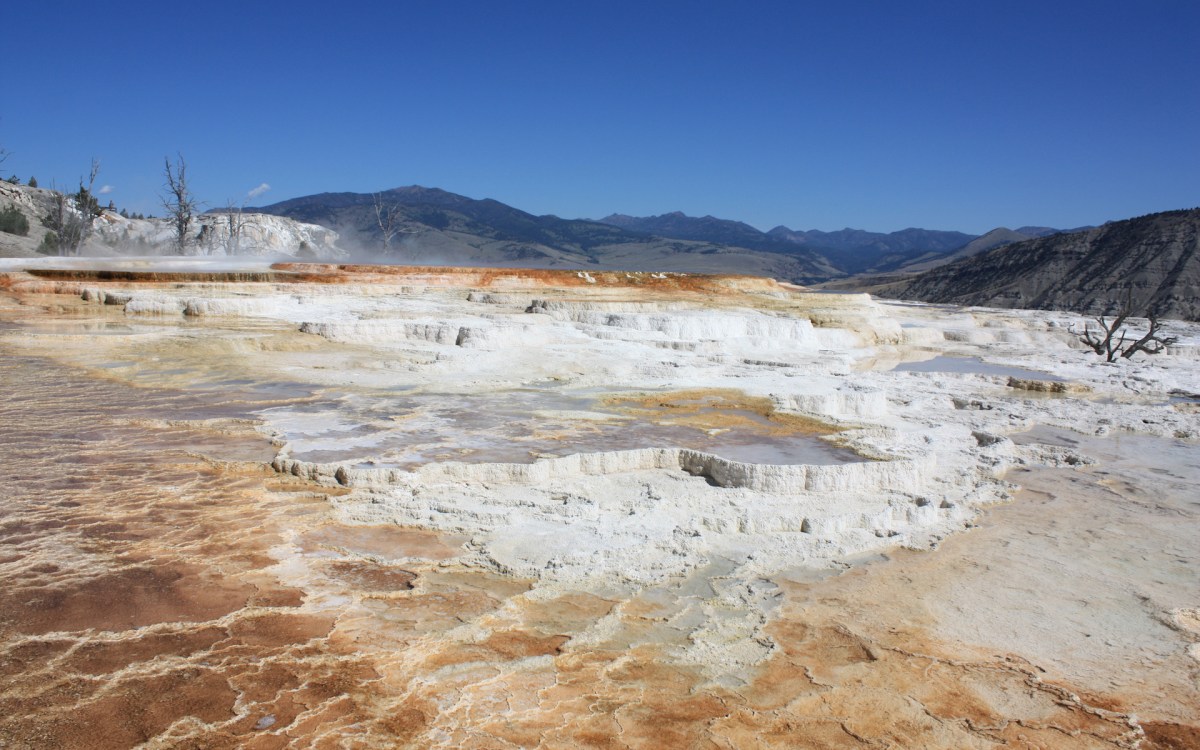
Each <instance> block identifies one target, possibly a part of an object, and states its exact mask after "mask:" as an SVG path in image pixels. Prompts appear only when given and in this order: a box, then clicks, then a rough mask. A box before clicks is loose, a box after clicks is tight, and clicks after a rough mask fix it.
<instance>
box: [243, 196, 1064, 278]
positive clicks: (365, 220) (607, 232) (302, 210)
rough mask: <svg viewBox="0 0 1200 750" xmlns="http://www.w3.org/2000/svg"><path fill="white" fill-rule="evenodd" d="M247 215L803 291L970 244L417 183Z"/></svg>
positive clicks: (417, 242) (368, 243) (458, 254)
mask: <svg viewBox="0 0 1200 750" xmlns="http://www.w3.org/2000/svg"><path fill="white" fill-rule="evenodd" d="M377 205H378V208H379V209H380V211H382V212H383V213H384V214H385V215H388V214H390V215H391V216H392V217H393V228H394V229H396V234H395V237H394V238H393V240H392V241H391V242H390V243H385V242H384V238H383V231H382V230H381V225H380V222H379V219H378V214H377V210H376V209H377ZM246 210H248V211H255V212H263V213H268V214H276V215H279V216H286V217H288V218H291V219H295V220H297V221H302V222H306V223H312V224H320V225H322V226H326V227H329V228H330V229H334V230H336V231H337V232H339V234H341V236H342V239H343V244H344V245H348V246H349V247H351V248H358V249H359V250H360V252H361V253H363V254H366V255H368V256H371V257H372V258H373V259H382V260H390V261H395V262H407V263H448V264H462V265H467V264H470V265H496V266H517V265H525V266H541V267H582V268H588V267H591V268H598V269H626V270H655V271H684V272H708V273H752V274H765V275H771V276H775V277H777V278H781V279H786V280H789V281H793V282H797V283H804V284H808V283H815V282H820V281H826V280H829V279H835V278H841V277H846V276H849V275H853V274H858V273H864V272H885V271H894V270H897V269H902V268H904V267H905V266H906V265H907V264H909V263H913V262H921V263H924V264H927V265H929V266H931V267H932V266H935V265H937V264H938V263H939V262H940V260H941V259H942V258H951V257H953V254H954V253H955V252H956V251H959V250H961V249H962V248H964V247H966V246H967V245H968V244H969V243H971V242H972V241H975V240H977V239H978V238H977V236H976V235H971V234H965V233H963V232H950V231H938V230H929V229H915V228H913V229H905V230H901V231H899V232H892V233H890V234H884V233H879V232H867V231H864V230H859V229H843V230H840V231H836V232H822V231H819V230H809V231H799V230H793V229H789V228H787V227H783V226H780V227H775V228H774V229H772V230H770V231H769V232H763V231H760V230H758V229H756V228H754V227H752V226H750V225H749V224H745V223H743V222H739V221H733V220H729V219H720V218H716V217H713V216H704V217H692V216H687V215H685V214H683V213H680V212H674V213H668V214H663V215H661V216H649V217H636V216H626V215H623V214H611V215H609V216H606V217H604V218H602V219H598V220H591V219H562V218H559V217H557V216H553V215H543V216H537V215H534V214H530V213H527V212H525V211H521V210H520V209H517V208H513V207H512V206H508V205H506V204H504V203H501V202H499V201H496V200H491V199H483V200H478V199H474V198H468V197H465V196H462V195H457V194H455V193H450V192H447V191H445V190H440V189H437V188H426V187H420V186H415V185H414V186H410V187H400V188H394V189H392V190H388V191H385V192H382V193H377V194H371V193H321V194H318V195H310V196H304V197H301V198H294V199H291V200H287V201H282V202H280V203H275V204H272V205H269V206H262V207H258V208H251V209H246ZM1027 229H1028V228H1027ZM1034 230H1035V231H1037V232H1043V231H1049V232H1052V231H1054V230H1048V229H1047V230H1044V229H1042V228H1034ZM1005 231H1006V232H1008V230H1005ZM1028 236H1035V235H1033V234H1023V233H1022V232H1021V230H1017V231H1016V232H1009V233H1008V234H1006V235H1003V236H998V237H996V238H993V239H994V241H995V242H996V243H999V242H1004V241H1013V240H1016V239H1024V238H1025V237H1028ZM946 262H949V261H946Z"/></svg>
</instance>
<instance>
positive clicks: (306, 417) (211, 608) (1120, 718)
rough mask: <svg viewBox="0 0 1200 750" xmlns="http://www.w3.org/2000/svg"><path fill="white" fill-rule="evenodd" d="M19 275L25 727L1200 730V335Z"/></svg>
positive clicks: (16, 498) (613, 280)
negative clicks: (1113, 354)
mask: <svg viewBox="0 0 1200 750" xmlns="http://www.w3.org/2000/svg"><path fill="white" fill-rule="evenodd" d="M3 262H4V263H7V264H9V265H6V266H3V267H0V427H2V429H0V456H2V457H3V463H4V468H5V471H6V476H5V479H6V481H5V482H4V483H3V484H2V485H0V591H2V592H3V597H2V598H0V747H5V748H129V747H145V748H168V747H171V748H174V747H194V748H222V747H227V748H242V747H246V748H285V747H294V748H302V747H304V748H307V747H314V748H326V747H328V748H335V747H336V748H345V747H353V748H359V747H361V748H371V747H381V748H391V747H412V748H574V747H597V748H610V747H611V748H675V747H681V748H682V747H696V748H757V747H762V748H767V747H828V748H842V747H846V748H855V747H868V748H880V747H929V748H993V747H1015V748H1034V747H1045V748H1059V747H1062V748H1104V747H1126V748H1135V747H1141V748H1192V747H1200V614H1198V613H1200V573H1198V572H1197V571H1198V563H1200V504H1198V502H1197V497H1198V496H1200V493H1198V491H1197V488H1198V487H1200V451H1198V450H1197V446H1198V439H1200V401H1198V399H1200V395H1198V392H1200V326H1196V325H1195V324H1185V323H1175V322H1172V323H1170V324H1169V325H1170V327H1171V329H1172V330H1171V333H1172V335H1177V336H1179V338H1180V340H1179V342H1178V343H1176V344H1175V345H1174V346H1173V347H1172V348H1171V349H1170V350H1169V351H1168V352H1166V353H1164V354H1161V355H1159V356H1156V357H1139V358H1137V359H1134V360H1133V361H1121V362H1117V363H1112V364H1109V363H1105V362H1103V361H1102V360H1101V359H1100V358H1097V357H1095V356H1094V355H1092V354H1091V352H1090V351H1088V350H1086V349H1083V348H1082V347H1081V345H1080V344H1079V343H1078V341H1077V339H1076V337H1075V336H1074V335H1073V334H1072V332H1071V330H1072V326H1076V327H1077V326H1078V324H1079V321H1078V320H1076V319H1075V318H1074V317H1073V316H1071V315H1069V314H1066V313H1042V312H1024V311H997V310H987V309H976V308H957V307H947V306H933V305H921V304H913V303H891V302H885V301H880V300H873V299H871V298H869V297H867V296H865V295H831V294H816V293H809V292H806V291H804V290H802V289H798V288H795V287H790V286H787V285H782V284H777V283H775V282H771V281H769V280H765V279H755V278H750V277H704V276H689V275H681V274H650V273H639V274H634V273H630V274H624V273H615V272H604V273H589V274H584V273H576V272H573V271H570V272H568V271H520V270H489V269H437V268H404V267H369V266H320V265H276V266H269V265H267V264H266V263H265V262H254V263H251V262H237V261H229V260H225V261H223V262H222V263H219V264H218V263H214V262H209V261H205V260H202V259H197V260H192V261H187V260H180V259H174V260H171V261H164V262H157V261H153V260H129V261H107V262H106V265H105V266H103V267H101V266H98V265H95V263H94V262H92V264H91V265H89V262H88V261H86V260H77V261H62V260H58V259H54V260H45V261H3Z"/></svg>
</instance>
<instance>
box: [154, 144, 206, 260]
mask: <svg viewBox="0 0 1200 750" xmlns="http://www.w3.org/2000/svg"><path fill="white" fill-rule="evenodd" d="M175 156H176V161H175V164H174V165H172V164H171V158H170V157H163V163H164V167H163V173H164V174H165V175H166V178H167V182H166V184H165V185H164V186H163V187H165V188H166V189H167V195H166V196H164V197H163V198H162V205H163V208H164V209H166V212H167V218H169V219H170V220H171V224H172V225H173V226H174V227H175V251H176V252H178V253H179V254H180V255H183V254H185V253H186V252H187V248H188V245H189V244H191V241H192V236H191V232H192V217H193V216H194V215H195V213H196V209H197V207H198V206H199V204H198V203H197V202H196V197H195V196H194V195H192V191H191V189H190V188H189V187H188V182H187V162H185V161H184V160H183V154H176V155H175Z"/></svg>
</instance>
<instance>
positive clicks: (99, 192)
mask: <svg viewBox="0 0 1200 750" xmlns="http://www.w3.org/2000/svg"><path fill="white" fill-rule="evenodd" d="M114 190H116V188H115V187H113V186H112V185H101V186H100V189H99V190H97V191H96V195H108V194H109V193H111V192H112V191H114Z"/></svg>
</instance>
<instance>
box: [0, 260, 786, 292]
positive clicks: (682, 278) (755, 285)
mask: <svg viewBox="0 0 1200 750" xmlns="http://www.w3.org/2000/svg"><path fill="white" fill-rule="evenodd" d="M30 277H32V278H34V279H42V280H45V281H47V282H53V283H54V284H58V285H60V286H59V287H57V288H56V287H54V286H53V285H51V286H49V287H42V291H46V292H49V291H57V290H61V291H67V292H68V293H79V292H81V291H82V287H81V286H78V285H80V284H83V283H86V282H100V283H103V282H125V283H134V284H145V285H151V284H177V283H212V284H239V285H245V284H405V285H421V286H433V287H438V286H445V287H463V288H468V287H473V288H481V289H543V288H563V289H580V288H587V289H603V288H622V289H630V290H646V291H661V292H671V293H681V292H718V291H724V292H728V291H763V290H770V291H778V290H781V289H782V288H783V287H781V286H780V285H779V284H778V283H777V282H776V281H774V280H773V279H769V278H764V277H758V276H742V275H735V274H719V275H717V274H691V273H662V274H658V273H648V272H641V271H599V270H590V269H580V270H573V269H572V270H551V269H535V268H474V267H453V266H375V265H356V264H323V263H275V264H273V265H272V266H271V267H270V270H264V271H250V270H247V271H178V270H169V271H168V270H145V271H137V270H112V269H87V268H70V269H50V268H31V269H27V270H24V271H19V272H6V273H3V274H0V288H8V287H12V286H20V285H21V280H22V279H23V278H25V279H28V278H30ZM70 284H75V285H76V287H71V288H70V289H67V287H66V286H65V285H70ZM25 286H26V289H27V290H32V289H36V288H37V287H32V286H29V285H28V284H26V285H25ZM76 289H77V291H76Z"/></svg>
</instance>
